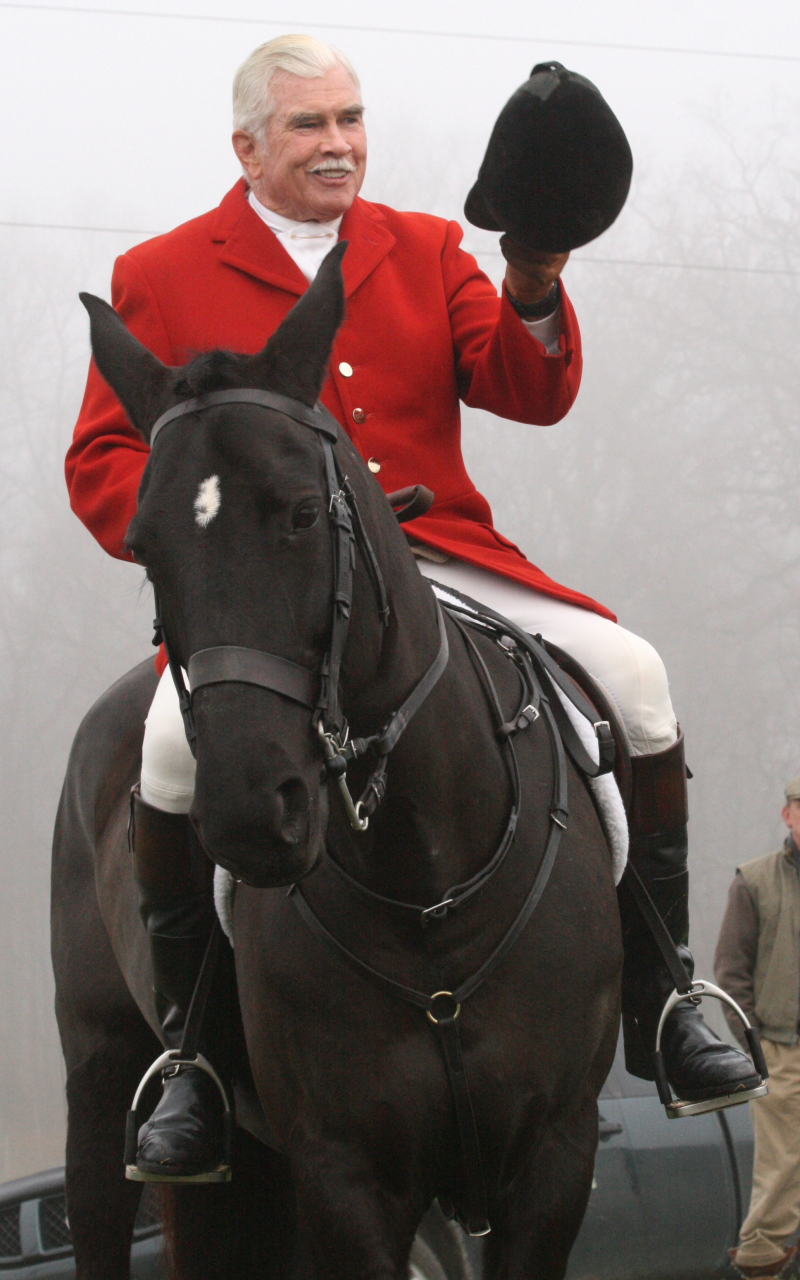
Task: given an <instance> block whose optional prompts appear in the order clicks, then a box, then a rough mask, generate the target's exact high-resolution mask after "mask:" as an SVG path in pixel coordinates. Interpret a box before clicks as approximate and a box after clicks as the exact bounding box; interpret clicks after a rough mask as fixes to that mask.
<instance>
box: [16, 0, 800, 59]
mask: <svg viewBox="0 0 800 1280" xmlns="http://www.w3.org/2000/svg"><path fill="white" fill-rule="evenodd" d="M0 9H16V10H20V11H23V12H30V13H73V14H91V15H93V16H98V17H113V18H161V19H168V20H169V21H175V22H215V23H231V24H236V25H240V26H255V27H283V28H284V29H285V30H295V29H296V28H297V27H319V28H322V29H323V30H325V31H354V32H358V33H365V34H368V35H385V36H429V37H431V38H435V39H439V40H480V41H491V42H492V43H503V44H548V45H564V46H565V47H569V48H574V49H612V50H619V51H622V52H623V53H667V54H679V55H681V56H684V57H696V58H745V59H749V60H751V61H752V60H754V61H757V62H800V54H790V53H750V52H741V53H740V52H738V51H736V50H734V49H685V48H681V47H679V46H670V45H652V44H614V43H611V42H610V41H605V40H562V39H558V38H555V37H553V36H507V35H498V34H497V33H495V32H488V31H483V32H481V31H426V30H424V29H418V28H415V27H371V26H365V25H361V24H356V23H345V22H302V21H300V20H299V19H297V18H292V19H291V20H287V21H279V20H278V19H277V18H239V17H228V16H223V15H219V14H208V13H168V12H162V11H158V10H143V9H100V8H92V7H89V6H88V5H58V4H22V3H14V0H0Z"/></svg>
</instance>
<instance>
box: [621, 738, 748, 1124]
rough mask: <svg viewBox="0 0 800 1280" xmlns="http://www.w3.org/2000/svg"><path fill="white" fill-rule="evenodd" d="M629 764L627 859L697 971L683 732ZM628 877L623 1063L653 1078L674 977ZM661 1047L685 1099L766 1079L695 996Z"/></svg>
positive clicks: (672, 1019) (678, 1011)
mask: <svg viewBox="0 0 800 1280" xmlns="http://www.w3.org/2000/svg"><path fill="white" fill-rule="evenodd" d="M631 765H632V772H633V784H632V794H631V806H630V814H629V820H630V852H629V855H628V856H629V860H630V862H631V863H632V864H633V866H634V868H635V870H636V871H637V872H638V873H639V877H640V879H641V880H642V882H643V884H644V886H645V888H646V890H647V892H648V893H649V895H650V897H651V899H652V900H653V903H654V904H655V906H656V909H657V910H658V912H659V915H660V916H661V918H662V919H663V921H664V923H665V925H666V926H667V929H668V930H669V933H670V936H671V937H672V940H673V941H674V942H675V943H676V944H677V946H678V950H679V952H680V955H681V959H682V960H683V963H684V966H685V967H686V969H687V971H688V973H689V976H690V977H692V976H693V974H694V960H693V959H692V955H691V952H690V951H689V948H688V946H687V942H688V940H689V872H688V870H687V866H686V863H687V856H688V840H687V821H688V816H689V815H688V803H687V792H686V763H685V760H684V754H683V734H680V733H679V737H678V741H677V742H676V743H675V744H674V746H672V747H669V748H668V749H667V750H666V751H661V752H659V753H658V755H654V756H634V757H633V758H632V761H631ZM629 880H630V877H629V875H628V874H627V873H626V875H624V876H623V877H622V881H621V883H620V887H619V906H620V915H621V918H622V938H623V944H624V950H625V963H624V967H623V973H622V1026H623V1033H624V1038H625V1065H626V1067H627V1069H628V1071H630V1073H631V1074H632V1075H635V1076H639V1077H640V1079H642V1080H652V1079H653V1078H654V1076H653V1052H654V1049H655V1042H656V1030H657V1028H658V1021H659V1018H660V1017H661V1011H662V1009H663V1007H664V1005H665V1003H666V1001H667V999H668V997H669V996H670V995H671V994H672V992H673V991H674V989H675V983H674V982H673V980H672V977H671V976H670V973H669V970H668V969H667V967H666V965H665V963H664V961H663V959H662V956H661V953H660V952H659V950H658V948H657V946H656V944H655V941H654V940H653V936H652V934H651V932H650V930H649V928H648V926H647V924H646V923H645V921H644V918H643V916H642V914H641V912H640V910H639V908H638V906H637V904H636V902H635V901H634V899H633V896H632V893H631V890H630V888H629ZM661 1051H662V1054H663V1059H664V1066H665V1068H666V1072H667V1078H668V1080H669V1082H670V1084H671V1085H672V1088H673V1089H674V1091H675V1093H676V1094H677V1096H678V1097H679V1098H681V1099H683V1100H684V1101H687V1102H701V1101H706V1100H708V1099H710V1098H716V1097H723V1096H727V1095H729V1094H731V1093H736V1092H739V1091H740V1090H745V1089H755V1088H757V1086H758V1085H759V1084H760V1083H761V1078H760V1076H759V1075H758V1073H757V1072H756V1070H755V1068H754V1067H753V1064H752V1063H751V1061H750V1059H749V1058H748V1057H747V1056H746V1055H745V1054H743V1053H740V1052H739V1050H738V1049H732V1048H731V1047H730V1046H729V1045H727V1044H724V1043H723V1041H722V1040H720V1039H719V1038H718V1037H717V1036H716V1035H714V1032H713V1031H711V1029H710V1028H709V1027H707V1026H706V1023H705V1021H704V1019H703V1015H702V1014H701V1013H700V1011H699V1009H698V1008H697V1007H696V1006H695V1005H694V1004H693V1003H692V1002H691V1001H690V1000H686V1001H683V1002H681V1004H679V1005H677V1007H676V1008H675V1009H674V1010H673V1012H672V1013H671V1014H670V1015H669V1017H668V1018H667V1021H666V1023H665V1024H664V1031H663V1033H662V1037H661Z"/></svg>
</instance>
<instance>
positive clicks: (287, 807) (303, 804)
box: [277, 778, 308, 844]
mask: <svg viewBox="0 0 800 1280" xmlns="http://www.w3.org/2000/svg"><path fill="white" fill-rule="evenodd" d="M277 795H278V805H279V816H278V829H279V831H280V835H281V839H282V840H284V841H285V842H286V844H299V842H300V841H301V840H302V839H304V838H305V833H306V828H307V826H308V788H307V787H306V784H305V783H304V782H303V780H302V778H289V779H288V780H287V781H286V782H282V783H281V785H280V786H279V787H278V789H277Z"/></svg>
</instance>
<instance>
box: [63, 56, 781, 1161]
mask: <svg viewBox="0 0 800 1280" xmlns="http://www.w3.org/2000/svg"><path fill="white" fill-rule="evenodd" d="M234 125H235V128H234V134H233V145H234V149H235V151H236V154H237V156H238V158H239V161H240V163H241V165H242V168H243V170H244V177H243V178H242V179H240V180H239V182H237V184H236V185H235V186H234V188H233V189H232V190H231V191H230V192H229V193H228V194H227V195H226V196H225V198H224V199H223V201H222V203H221V205H220V206H219V208H218V209H215V210H214V211H212V212H211V213H207V214H204V215H203V216H201V217H199V218H197V219H195V220H193V221H192V222H189V223H187V224H185V225H184V226H181V227H178V228H177V229H176V230H174V231H172V232H170V233H169V234H168V235H164V236H160V237H157V238H156V239H154V240H151V241H149V242H147V243H145V244H142V245H139V246H137V247H136V248H135V249H133V250H131V251H130V252H128V253H126V254H124V255H123V256H122V257H121V258H119V259H118V261H117V263H116V266H115V270H114V276H113V281H112V297H113V303H114V306H115V308H116V309H117V311H118V312H119V314H120V315H121V316H122V318H123V319H124V321H125V323H126V324H127V325H128V326H129V328H130V329H131V331H132V332H133V333H134V334H135V335H136V336H137V337H138V338H139V339H140V340H141V341H142V342H143V343H145V344H146V346H148V347H149V348H150V349H151V350H152V351H153V352H154V353H155V354H156V355H157V356H158V357H160V359H161V360H162V361H164V362H166V363H167V364H168V365H173V366H174V365H178V364H180V363H182V362H185V361H186V360H187V359H189V358H190V357H191V355H192V354H194V353H196V352H201V351H208V350H211V349H213V348H218V347H222V348H227V349H230V350H233V351H237V352H256V351H258V350H260V349H261V348H262V347H263V345H264V343H265V342H266V340H267V339H268V338H269V336H270V335H271V334H272V333H273V332H274V331H275V330H276V329H277V327H278V326H279V324H280V323H281V321H282V320H283V319H284V318H285V316H286V315H287V313H288V312H289V310H290V309H291V308H292V306H293V305H294V303H295V302H296V300H297V298H298V297H299V296H301V295H302V294H303V293H304V291H305V289H306V287H307V284H308V282H309V281H311V280H313V279H314V277H315V275H316V273H317V270H318V268H319V267H320V264H321V262H322V260H323V258H324V257H325V256H326V254H327V253H328V252H329V250H330V249H331V247H332V246H333V245H335V244H336V242H337V239H339V238H340V237H341V238H342V239H343V240H347V241H348V242H349V248H348V251H347V254H346V257H345V259H344V264H343V265H344V277H345V285H346V293H347V312H346V319H345V322H344V324H343V326H342V328H341V330H340V331H339V335H338V338H337V340H336V343H335V347H334V352H333V356H332V359H331V365H330V375H329V377H328V380H327V382H326V384H325V387H324V390H323V394H322V400H323V402H324V403H325V405H326V406H327V407H328V408H329V409H330V410H331V412H332V413H333V414H334V415H335V417H336V418H337V419H338V421H339V422H340V423H341V425H342V426H343V427H344V429H345V430H346V431H347V433H348V434H349V435H350V437H351V439H352V440H353V442H354V444H355V445H356V447H357V448H358V450H359V451H360V453H361V454H362V456H363V457H364V458H365V459H367V461H368V466H369V468H370V470H371V471H372V472H373V473H374V474H375V475H376V476H377V478H378V479H379V481H380V483H381V485H382V486H383V487H384V489H385V490H386V491H388V492H391V491H395V490H399V489H401V488H403V487H405V486H409V485H413V484H417V483H422V484H425V485H426V486H428V487H430V489H432V490H433V491H434V493H435V495H436V501H435V503H434V505H433V507H432V508H431V510H430V511H429V512H428V513H427V514H425V515H423V516H420V517H419V518H418V519H416V520H414V521H412V522H411V523H410V524H409V525H408V532H409V535H410V537H411V540H412V548H413V550H414V553H415V555H416V556H417V558H418V566H419V568H420V570H421V572H422V573H423V574H426V575H428V576H429V577H433V578H435V579H436V580H437V581H438V582H439V583H441V584H443V585H444V586H445V587H449V588H454V589H456V590H457V591H459V592H462V593H463V594H466V595H468V596H470V597H472V598H474V599H477V600H479V601H481V602H482V603H484V604H486V605H489V606H491V607H492V608H493V609H495V610H497V611H498V612H500V613H502V614H503V615H505V616H506V617H508V618H510V619H511V620H512V621H513V622H515V623H516V624H517V625H518V626H519V627H521V628H523V629H524V630H525V631H527V632H529V633H531V634H537V633H541V634H542V636H543V637H544V638H545V640H547V641H549V642H552V643H553V644H555V645H557V646H558V647H559V648H560V649H562V650H564V651H565V652H566V653H567V654H569V655H571V656H572V657H573V658H575V659H577V660H578V661H579V662H580V663H581V664H582V665H583V666H584V667H585V668H586V669H587V670H588V672H589V673H590V675H591V676H592V677H593V679H594V680H595V681H596V682H597V684H598V685H599V686H600V687H601V689H602V691H603V693H604V694H605V696H606V698H607V699H608V701H609V702H610V704H611V705H612V707H613V708H614V710H615V711H616V713H617V717H618V719H619V721H620V723H621V725H622V726H623V730H624V734H625V736H626V740H627V747H628V749H629V751H630V755H631V757H632V780H633V781H632V798H631V803H630V806H629V808H630V813H629V822H630V854H629V856H630V860H631V861H632V863H633V864H634V866H635V867H636V869H637V871H638V873H639V876H640V877H641V879H642V880H643V881H644V883H645V885H646V887H647V889H648V891H649V894H650V896H651V898H652V899H653V901H654V902H655V904H656V906H657V908H658V910H659V912H660V914H661V916H662V917H663V919H664V920H665V922H666V924H667V927H668V929H669V931H670V934H671V936H672V938H673V940H674V942H675V943H676V944H678V946H679V949H680V952H681V955H682V958H683V960H684V962H685V964H686V966H687V968H688V970H689V973H690V974H691V972H692V967H693V964H692V959H691V955H690V953H689V951H688V949H687V946H686V944H687V940H688V873H687V865H686V863H687V831H686V824H687V810H686V782H685V779H686V767H685V763H684V752H683V738H682V735H681V732H680V729H679V727H678V724H677V722H676V718H675V713H674V711H673V708H672V703H671V701H670V696H669V688H668V684H667V677H666V673H665V670H664V666H663V664H662V662H661V659H660V658H659V656H658V654H657V653H656V652H655V650H654V649H653V648H652V647H651V646H650V645H649V644H648V643H647V642H646V641H644V640H642V639H640V638H639V637H638V636H635V635H633V634H631V632H629V631H626V630H624V629H623V628H622V627H621V626H619V625H618V623H617V622H616V620H615V618H614V616H613V614H612V613H611V612H610V611H609V610H608V609H606V608H604V606H603V605H601V604H598V603H596V602H595V601H594V600H591V599H589V598H588V597H586V596H584V595H581V594H579V593H578V592H575V591H572V590H570V589H569V588H567V587H564V586H561V585H560V584H559V583H556V582H554V581H553V580H552V579H550V578H548V577H547V576H546V575H545V574H544V573H543V572H542V571H541V570H540V569H538V568H537V567H536V566H535V565H533V564H531V563H530V562H529V561H528V560H526V559H525V557H524V556H523V555H522V553H521V552H520V551H519V550H518V549H517V548H516V547H515V546H514V545H513V544H512V543H510V542H509V541H508V540H507V539H505V538H503V537H502V536H501V535H500V534H499V533H497V531H496V530H495V528H494V526H493V523H492V516H491V512H490V509H489V506H488V504H487V502H486V500H485V499H484V498H483V497H482V496H481V495H480V494H479V493H478V492H477V491H476V489H475V487H474V485H473V484H472V482H471V481H470V479H469V477H468V475H467V473H466V470H465V467H464V462H463V459H462V456H461V447H460V419H459V399H461V400H463V401H464V402H465V403H466V404H468V405H472V406H475V407H477V408H480V409H485V410H489V411H490V412H492V413H495V414H497V415H498V416H500V417H505V418H509V419H512V420H514V421H519V422H527V423H532V424H538V425H549V424H551V423H554V422H557V421H559V420H560V419H561V418H563V417H564V415H565V414H566V413H567V412H568V410H569V409H570V407H571V405H572V403H573V401H574V400H575V397H576V395H577V392H578V386H579V383H580V377H581V346H580V334H579V331H578V324H577V320H576V318H575V313H574V311H573V309H572V306H571V303H570V301H569V299H568V297H567V294H566V291H565V290H564V287H563V285H562V283H561V280H560V276H561V272H562V269H563V267H564V266H565V264H566V261H567V258H568V256H569V255H568V253H566V252H562V253H544V252H536V251H534V250H532V249H531V248H530V247H529V246H526V245H525V244H524V243H522V242H521V241H520V240H519V239H516V238H513V237H512V236H509V235H508V234H507V235H505V236H504V237H503V239H502V240H501V248H502V250H503V253H504V256H505V258H506V261H507V265H506V273H505V283H504V287H503V291H502V296H501V297H498V295H497V292H496V290H495V288H494V286H493V285H492V284H491V282H490V281H489V280H488V279H487V277H486V276H485V275H484V274H483V273H482V272H481V271H480V270H479V269H478V266H477V264H476V262H475V259H474V258H473V257H471V256H470V255H469V254H467V253H465V252H464V251H463V250H462V249H461V248H460V247H459V246H460V241H461V234H462V233H461V229H460V228H459V226H458V225H457V224H456V223H454V222H447V221H445V220H443V219H440V218H434V217H431V216H428V215H426V214H418V213H398V212H397V211H396V210H394V209H390V208H388V207H386V206H384V205H378V204H374V203H369V202H367V201H364V200H362V199H360V198H359V195H358V193H359V190H360V188H361V185H362V182H363V179H364V173H365V167H366V155H367V145H366V134H365V130H364V120H363V106H362V103H361V96H360V91H359V83H358V78H357V76H356V74H355V71H354V70H353V68H352V67H351V65H350V63H349V62H348V61H347V59H346V58H345V57H344V56H343V55H342V54H341V53H340V52H339V51H337V50H336V49H334V48H331V47H330V46H328V45H325V44H322V43H320V42H319V41H317V40H315V39H313V38H311V37H308V36H285V37H280V38H278V39H276V40H272V41H270V42H269V43H267V44H265V45H262V46H261V47H260V48H258V49H257V50H256V51H255V52H254V53H253V54H252V55H251V56H250V57H249V58H248V59H247V61H246V62H245V63H244V65H243V66H242V67H241V68H240V70H239V72H238V73H237V76H236V79H235V82H234ZM520 180H522V179H520ZM512 194H513V193H512ZM623 198H624V197H623ZM471 200H472V201H473V204H474V200H475V193H473V196H472V197H471ZM468 213H470V210H469V205H468ZM470 216H472V214H471V213H470ZM484 216H485V215H484ZM473 220H474V221H478V222H479V224H481V225H487V224H486V222H485V221H484V222H483V223H481V220H480V211H479V214H478V216H477V217H474V218H473ZM587 238H588V237H587ZM147 457H148V446H147V444H146V443H145V441H144V439H143V438H142V436H141V435H140V434H139V433H138V432H137V431H136V430H135V429H134V427H133V426H132V425H131V424H130V423H129V421H128V420H127V417H126V414H125V412H124V410H123V409H122V407H121V405H120V403H119V401H118V399H117V398H116V396H115V394H114V393H113V392H112V391H111V389H110V387H109V386H108V385H107V384H106V382H105V381H104V380H103V378H102V377H101V376H100V374H99V372H98V371H97V368H96V367H95V365H94V364H93V365H92V367H91V368H90V371H89V378H88V384H87V389H86V395H85V398H84V402H83V406H82V409H81V414H80V418H79V420H78V424H77V427H76V430H75V438H74V443H73V445H72V447H71V449H70V452H69V455H68V459H67V480H68V484H69V490H70V497H71V501H72V506H73V508H74V510H75V512H76V513H77V514H78V516H79V517H80V518H81V520H83V521H84V523H85V524H86V525H87V527H88V528H89V529H90V530H91V532H92V533H93V534H94V536H95V537H96V538H97V539H98V541H99V542H100V544H101V545H102V546H103V547H104V548H105V550H106V551H108V552H109V554H111V555H113V556H116V557H118V558H121V559H131V558H132V557H131V555H130V553H129V552H128V551H127V550H126V549H125V534H126V530H127V529H128V526H129V524H130V522H131V520H132V518H133V516H134V515H135V513H136V509H137V497H138V491H139V484H140V480H141V477H142V473H143V471H144V469H145V465H146V462H147ZM204 483H205V489H204V491H203V492H200V493H198V495H197V499H196V501H195V518H196V520H197V521H198V523H201V524H202V523H203V522H204V521H205V522H208V521H210V520H212V519H213V518H214V516H215V514H216V511H217V509H218V507H219V504H220V501H221V497H220V493H219V492H218V490H215V488H214V485H213V477H212V479H211V480H209V481H206V482H204ZM159 662H160V667H159V669H160V670H161V671H163V675H162V678H161V681H160V683H159V685H158V689H157V692H156V695H155V698H154V700H153V704H152V707H151V709H150V712H149V715H148V717H147V721H146V728H145V736H144V746H143V753H142V773H141V784H140V787H139V788H138V789H136V790H135V793H134V796H133V799H132V820H131V846H132V852H133V860H134V872H135V876H136V879H137V882H138V884H139V888H140V895H141V914H142V918H143V920H144V923H145V925H146V928H147V932H148V935H149V938H150V944H151V951H152V961H153V969H154V974H155V988H156V993H157V998H158V1007H159V1016H160V1018H161V1024H162V1031H163V1038H164V1040H165V1042H166V1044H167V1045H168V1046H171V1047H176V1046H177V1045H178V1044H179V1043H180V1040H181V1034H182V1030H183V1027H184V1023H185V1019H186V1014H187V1007H188V1001H189V999H190V997H191V994H192V991H193V989H194V985H195V981H196V979H197V975H198V970H199V966H200V962H201V959H202V956H203V953H204V950H205V945H206V941H207V938H208V935H209V931H210V928H211V924H212V922H213V904H212V903H211V901H210V890H209V888H208V882H207V877H204V875H203V873H202V870H199V869H198V868H199V867H202V863H203V859H204V854H203V851H202V849H201V848H200V847H199V844H198V841H197V838H196V836H195V835H194V832H193V828H192V824H191V821H190V817H189V813H190V810H191V807H192V799H193V794H194V770H195V763H194V759H193V756H192V754H191V752H190V750H189V746H188V744H187V740H186V736H185V733H184V725H183V720H182V716H181V712H180V708H179V703H178V697H177V693H176V689H175V686H174V683H173V678H172V675H171V674H170V671H169V670H168V669H166V670H165V669H164V668H165V666H166V660H165V658H164V655H163V652H162V654H161V655H160V659H159ZM620 907H621V913H622V924H623V939H624V948H625V968H624V975H623V1018H624V1029H625V1047H626V1057H627V1063H628V1068H629V1070H631V1071H632V1072H633V1073H634V1074H637V1075H640V1076H643V1077H645V1078H649V1079H652V1067H651V1055H652V1051H653V1048H654V1045H655V1037H656V1028H657V1024H658V1019H659V1015H660V1013H661V1009H662V1007H663V1005H664V1002H665V1001H666V999H667V997H668V995H669V994H670V993H671V991H672V989H673V986H674V982H673V979H672V977H671V976H670V973H669V971H668V969H667V967H666V965H665V963H664V962H663V961H662V959H661V956H660V953H659V951H658V950H657V948H656V946H655V944H654V943H653V941H652V938H651V935H650V933H649V931H648V929H647V927H646V926H645V924H644V921H643V919H642V917H641V916H640V915H639V913H638V911H637V909H636V907H635V905H634V904H633V902H632V899H630V898H629V897H628V896H627V895H621V897H620ZM662 1050H663V1055H664V1062H665V1066H666V1072H667V1076H668V1078H669V1081H670V1083H671V1085H672V1086H673V1088H674V1089H675V1091H676V1092H677V1093H678V1095H679V1096H680V1097H681V1098H684V1099H688V1100H711V1099H715V1098H724V1097H728V1096H729V1095H731V1094H732V1093H735V1092H739V1091H745V1090H748V1089H750V1088H752V1087H754V1085H755V1084H757V1083H758V1077H757V1076H755V1077H754V1069H753V1066H752V1064H751V1063H750V1061H749V1059H748V1058H747V1057H745V1055H743V1054H742V1053H740V1052H738V1051H737V1050H735V1049H732V1048H729V1047H728V1046H727V1045H725V1044H723V1043H722V1042H721V1041H720V1040H719V1039H717V1037H716V1036H714V1035H713V1034H712V1032H711V1031H710V1030H709V1029H708V1028H707V1027H706V1025H705V1023H704V1021H703V1019H702V1016H701V1014H700V1013H699V1011H698V1010H697V1008H696V1007H695V1006H694V1005H693V1004H692V1003H691V1002H690V1001H685V1002H683V1003H681V1004H679V1005H678V1006H677V1008H676V1009H675V1010H674V1012H673V1014H672V1015H671V1016H670V1018H669V1019H668V1021H667V1024H666V1027H665V1030H664V1034H663V1039H662ZM217 1113H218V1100H217V1098H216V1096H215V1093H214V1086H213V1084H211V1082H210V1081H209V1079H208V1077H207V1076H206V1075H204V1074H203V1073H202V1072H201V1071H200V1070H198V1069H197V1068H193V1067H191V1066H182V1067H180V1068H177V1069H175V1068H169V1069H167V1071H166V1072H165V1079H164V1081H163V1093H162V1096H161V1100H160V1102H159V1104H158V1106H157V1108H156V1110H155V1112H154V1114H153V1116H152V1118H151V1119H150V1121H149V1122H148V1123H147V1124H146V1125H145V1126H144V1127H143V1129H142V1131H141V1133H140V1142H139V1151H138V1156H137V1164H138V1167H139V1169H140V1170H141V1171H143V1172H145V1173H148V1174H150V1175H151V1176H156V1177H157V1176H158V1175H159V1174H164V1175H166V1176H168V1177H170V1178H171V1179H174V1178H180V1177H182V1176H186V1177H190V1176H196V1175H198V1174H201V1173H202V1172H203V1171H204V1170H207V1169H211V1168H213V1167H215V1165H216V1164H217V1163H218V1162H219V1152H218V1150H217V1149H216V1143H217V1141H218V1138H217V1132H218V1126H217V1125H216V1123H215V1118H216V1116H217Z"/></svg>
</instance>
